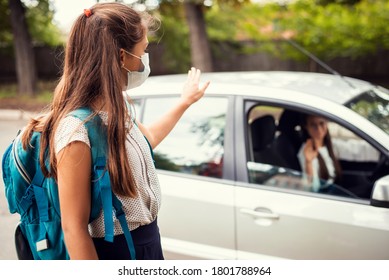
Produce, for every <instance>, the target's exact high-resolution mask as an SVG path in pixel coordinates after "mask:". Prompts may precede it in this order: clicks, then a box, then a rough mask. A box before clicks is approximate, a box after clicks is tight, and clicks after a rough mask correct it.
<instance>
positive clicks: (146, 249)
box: [93, 220, 164, 260]
mask: <svg viewBox="0 0 389 280" xmlns="http://www.w3.org/2000/svg"><path fill="white" fill-rule="evenodd" d="M131 236H132V240H133V241H134V246H135V252H136V259H137V260H163V259H164V257H163V253H162V246H161V237H160V235H159V228H158V225H157V220H155V221H154V222H152V223H151V224H149V225H145V226H140V227H138V228H137V229H135V230H133V231H131ZM93 243H94V244H95V247H96V251H97V255H98V256H99V259H100V260H130V259H131V255H130V251H129V250H128V246H127V242H126V238H125V236H124V234H120V235H116V236H115V238H114V241H113V242H112V243H111V242H107V241H105V240H104V238H93Z"/></svg>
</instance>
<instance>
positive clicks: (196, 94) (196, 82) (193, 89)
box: [181, 67, 210, 107]
mask: <svg viewBox="0 0 389 280" xmlns="http://www.w3.org/2000/svg"><path fill="white" fill-rule="evenodd" d="M200 75H201V71H200V69H196V68H195V67H192V68H191V70H189V72H188V78H187V80H186V82H185V84H184V88H183V91H182V95H181V100H182V102H183V103H184V104H186V105H187V106H188V107H189V106H190V105H192V104H193V103H195V102H196V101H198V100H199V99H200V98H201V97H203V95H204V92H205V90H206V89H207V87H208V85H209V83H210V82H209V81H207V82H206V83H204V85H202V87H200Z"/></svg>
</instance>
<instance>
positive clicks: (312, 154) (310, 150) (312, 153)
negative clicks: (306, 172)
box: [304, 139, 319, 162]
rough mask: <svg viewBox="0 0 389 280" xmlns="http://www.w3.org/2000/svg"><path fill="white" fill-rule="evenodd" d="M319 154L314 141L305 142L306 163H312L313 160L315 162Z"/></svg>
mask: <svg viewBox="0 0 389 280" xmlns="http://www.w3.org/2000/svg"><path fill="white" fill-rule="evenodd" d="M318 153H319V151H318V149H317V148H316V145H315V143H314V141H313V139H307V141H306V142H305V147H304V157H305V161H306V162H312V160H314V159H315V158H316V157H317V155H318Z"/></svg>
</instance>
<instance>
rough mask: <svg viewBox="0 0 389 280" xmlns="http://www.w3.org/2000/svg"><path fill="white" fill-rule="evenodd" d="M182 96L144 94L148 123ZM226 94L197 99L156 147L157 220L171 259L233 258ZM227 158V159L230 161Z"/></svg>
mask: <svg viewBox="0 0 389 280" xmlns="http://www.w3.org/2000/svg"><path fill="white" fill-rule="evenodd" d="M177 102H178V97H172V96H167V97H166V96H165V97H147V98H145V99H144V110H143V123H144V124H145V125H149V124H151V123H153V121H155V120H157V119H158V118H159V117H160V116H162V115H163V114H164V113H165V112H167V111H168V110H169V109H171V108H172V107H173V106H174V105H175V104H176V103H177ZM228 107H229V102H228V99H227V98H225V97H212V96H207V97H204V98H202V99H201V100H200V101H198V102H196V103H195V104H193V105H192V106H191V107H190V108H189V109H188V110H187V111H186V112H185V114H184V116H183V117H182V118H181V120H180V121H179V123H178V124H177V125H176V126H175V128H174V129H173V131H172V132H171V133H170V134H169V135H168V137H167V138H166V139H165V140H164V141H163V142H162V143H161V144H160V145H159V146H158V147H156V148H155V149H154V160H155V165H156V168H157V169H158V175H159V179H160V184H161V191H162V206H161V209H160V213H159V217H158V224H159V227H160V232H161V236H162V245H163V250H164V255H165V258H166V259H234V258H236V252H235V231H234V222H235V220H234V208H233V206H234V203H233V202H234V197H233V189H234V188H233V183H231V182H232V181H229V180H225V178H227V177H228V176H229V175H228V174H230V173H231V172H230V171H229V169H231V168H232V165H231V161H230V160H229V159H228V158H229V157H230V154H231V152H229V149H225V147H226V146H230V144H229V142H230V141H231V140H230V139H231V136H230V135H229V132H228V129H227V128H228V123H229V121H227V118H229V114H228ZM225 162H227V164H225Z"/></svg>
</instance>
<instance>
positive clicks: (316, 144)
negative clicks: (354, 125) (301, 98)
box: [298, 115, 341, 191]
mask: <svg viewBox="0 0 389 280" xmlns="http://www.w3.org/2000/svg"><path fill="white" fill-rule="evenodd" d="M302 129H303V131H305V132H306V134H307V139H306V141H305V143H304V144H303V145H302V146H301V148H300V151H299V153H298V158H299V161H300V165H301V168H302V171H303V174H304V175H305V176H306V179H307V181H308V183H309V184H310V185H311V186H312V188H313V190H314V191H318V190H319V189H320V185H321V182H320V181H322V182H326V184H328V183H333V182H335V183H339V181H340V178H341V167H340V164H339V161H338V159H337V157H336V156H335V153H334V149H333V145H332V141H331V135H330V133H329V131H328V121H327V119H325V118H323V117H320V116H314V115H304V117H303V123H302Z"/></svg>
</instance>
